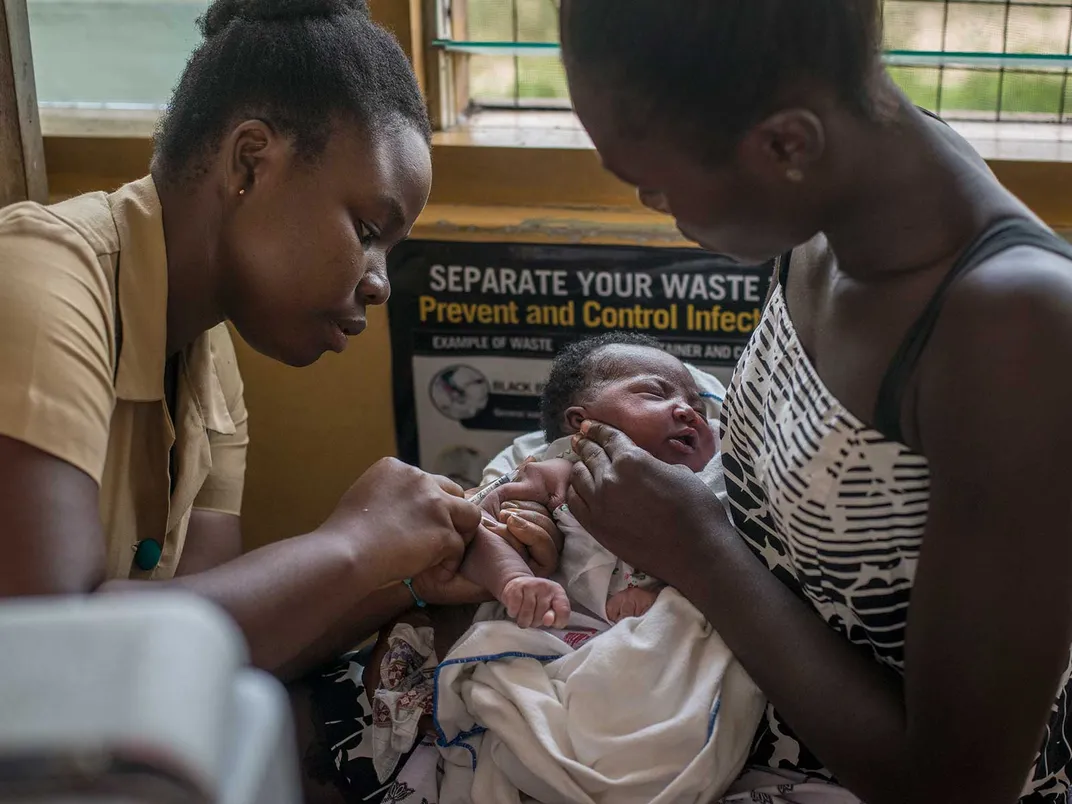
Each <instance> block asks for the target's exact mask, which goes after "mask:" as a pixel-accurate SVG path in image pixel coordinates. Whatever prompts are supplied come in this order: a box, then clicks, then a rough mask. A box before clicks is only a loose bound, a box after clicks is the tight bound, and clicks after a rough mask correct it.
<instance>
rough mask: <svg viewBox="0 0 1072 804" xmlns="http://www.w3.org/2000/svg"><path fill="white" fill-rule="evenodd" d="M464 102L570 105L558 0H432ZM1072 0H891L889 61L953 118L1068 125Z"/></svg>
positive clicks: (907, 83) (459, 103)
mask: <svg viewBox="0 0 1072 804" xmlns="http://www.w3.org/2000/svg"><path fill="white" fill-rule="evenodd" d="M432 1H433V2H436V3H438V26H439V30H438V31H437V32H436V34H437V38H436V42H435V44H434V47H435V48H436V49H437V50H438V51H439V53H441V54H445V58H446V59H448V60H449V61H450V62H451V63H453V64H454V65H455V66H456V68H457V70H456V72H457V75H460V76H465V79H464V80H461V81H455V82H454V84H453V88H454V91H455V92H458V93H461V95H462V97H457V98H455V99H454V104H453V105H454V107H455V108H457V109H460V110H462V109H464V110H468V111H479V110H484V109H504V108H508V109H522V110H523V109H568V108H569V97H568V92H567V89H566V82H565V76H564V74H563V70H562V64H561V62H560V60H559V58H558V55H559V53H558V21H557V16H558V11H557V2H556V0H432ZM1070 46H1072V0H885V48H886V57H885V58H886V62H887V64H888V66H889V69H890V73H891V75H892V76H893V78H894V80H896V81H897V82H898V84H900V86H901V87H902V88H903V89H904V90H905V91H906V92H907V93H908V95H909V97H911V98H912V100H913V101H914V102H916V103H917V104H919V105H921V106H924V107H926V108H928V109H931V110H932V111H936V112H938V113H939V114H941V115H943V116H944V117H946V118H947V119H950V120H975V121H1013V120H1015V121H1025V122H1027V121H1030V122H1049V123H1056V122H1062V123H1063V122H1069V121H1070V120H1072V86H1070V82H1069V80H1068V79H1069V68H1070V66H1072V58H1070V52H1072V51H1070Z"/></svg>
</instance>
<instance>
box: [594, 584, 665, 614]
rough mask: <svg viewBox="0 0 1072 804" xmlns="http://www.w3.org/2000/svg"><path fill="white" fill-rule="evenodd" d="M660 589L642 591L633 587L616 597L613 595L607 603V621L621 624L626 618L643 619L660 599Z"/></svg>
mask: <svg viewBox="0 0 1072 804" xmlns="http://www.w3.org/2000/svg"><path fill="white" fill-rule="evenodd" d="M660 591H662V587H660V588H658V589H642V588H640V587H639V586H631V587H630V588H628V589H623V590H622V591H620V592H618V593H617V594H616V595H611V598H610V600H608V601H607V619H608V620H610V621H611V622H612V623H617V622H621V621H622V620H624V619H625V618H626V617H641V616H643V615H644V614H647V613H648V610H649V609H650V608H651V607H652V606H654V605H655V601H656V600H657V599H658V597H659V592H660Z"/></svg>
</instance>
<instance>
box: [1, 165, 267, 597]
mask: <svg viewBox="0 0 1072 804" xmlns="http://www.w3.org/2000/svg"><path fill="white" fill-rule="evenodd" d="M167 292H168V274H167V256H166V252H165V248H164V229H163V220H162V215H161V210H160V200H159V197H158V196H157V193H156V187H155V185H154V183H153V180H152V178H149V177H147V178H144V179H142V180H140V181H137V182H134V183H132V184H128V185H126V186H125V187H122V188H120V189H119V190H118V191H117V192H115V193H113V194H111V195H105V194H104V193H92V194H89V195H83V196H79V197H77V198H74V199H71V200H69V201H65V202H62V203H60V204H56V205H53V206H47V207H46V206H41V205H38V204H29V203H27V204H16V205H14V206H11V207H7V208H5V209H3V210H0V435H4V436H7V437H9V438H14V439H17V440H19V441H22V442H24V443H27V444H30V445H31V446H33V447H36V448H37V449H39V450H42V451H44V452H47V453H49V454H51V455H54V456H56V457H57V458H60V459H62V460H64V461H66V462H68V463H70V464H73V465H74V466H76V467H78V468H79V469H81V470H82V471H84V472H86V473H87V474H88V475H90V476H91V477H92V478H93V479H94V480H95V481H97V483H98V485H99V486H100V514H101V519H102V522H103V525H104V532H105V535H106V538H107V540H108V565H107V571H108V577H109V578H110V579H115V578H142V579H145V578H170V577H171V576H173V575H174V574H175V570H176V568H177V567H178V564H179V559H180V557H181V555H182V548H183V543H184V541H185V539H186V530H187V527H188V525H189V522H190V513H191V511H192V510H193V509H194V508H202V509H208V510H212V511H220V512H224V513H228V514H238V513H239V511H240V509H241V504H242V486H243V480H244V476H245V466H246V446H247V443H248V434H247V417H246V407H245V403H244V401H243V398H242V380H241V376H240V375H239V372H238V365H237V362H236V360H235V353H234V347H233V345H232V343H231V339H230V335H229V333H228V331H227V328H226V326H225V325H220V326H219V327H216V328H215V329H212V330H210V331H209V332H207V333H205V334H204V335H202V336H201V337H200V338H198V339H197V340H196V341H195V342H194V343H193V344H192V345H191V346H190V347H189V348H187V349H186V351H185V352H184V353H183V354H182V355H181V358H180V364H179V368H178V381H177V386H176V396H175V399H176V403H175V420H174V421H172V418H171V415H170V414H169V412H168V408H167V403H166V401H165V398H164V367H165V362H166V357H167V355H166V351H167V349H166V342H167V332H166V329H167ZM117 347H118V349H117ZM172 446H174V449H175V453H174V466H175V478H174V483H172V478H171V469H170V466H169V453H170V450H171V448H172ZM173 486H174V491H172V487H173ZM142 539H153V540H156V541H157V542H159V543H161V544H162V546H163V555H162V558H161V560H160V563H159V565H158V566H157V567H156V569H155V570H153V571H151V572H142V571H141V570H139V569H137V568H136V567H134V566H133V564H132V561H133V558H134V551H135V548H136V545H137V543H138V542H139V540H142Z"/></svg>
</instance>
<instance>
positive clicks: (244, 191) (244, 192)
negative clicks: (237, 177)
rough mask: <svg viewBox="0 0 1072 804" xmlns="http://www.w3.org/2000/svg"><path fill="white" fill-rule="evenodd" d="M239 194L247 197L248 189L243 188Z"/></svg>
mask: <svg viewBox="0 0 1072 804" xmlns="http://www.w3.org/2000/svg"><path fill="white" fill-rule="evenodd" d="M238 194H239V195H245V194H246V188H245V187H243V188H242V189H241V190H239V191H238Z"/></svg>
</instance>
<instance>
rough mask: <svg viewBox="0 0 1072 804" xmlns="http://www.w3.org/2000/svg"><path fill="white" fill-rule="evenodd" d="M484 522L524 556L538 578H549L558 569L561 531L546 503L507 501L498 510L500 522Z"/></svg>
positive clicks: (561, 540) (561, 542)
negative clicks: (543, 504)
mask: <svg viewBox="0 0 1072 804" xmlns="http://www.w3.org/2000/svg"><path fill="white" fill-rule="evenodd" d="M484 524H485V525H487V527H488V530H490V531H491V532H492V533H495V534H498V535H499V536H501V537H502V538H503V539H505V540H506V541H507V542H508V543H509V544H510V546H511V547H513V548H514V549H515V550H517V552H518V553H520V554H521V555H522V556H524V557H525V561H526V563H527V564H528V565H529V569H531V570H532V573H533V575H535V576H536V577H538V578H547V577H548V576H550V575H551V573H552V572H554V571H555V570H556V569H558V558H559V554H560V553H561V552H562V544H563V538H562V531H560V530H559V529H558V525H556V524H555V521H554V519H552V518H551V514H550V512H549V511H548V510H547V508H545V507H544V506H542V505H540V504H539V503H537V502H524V501H520V502H505V503H503V504H502V508H501V510H500V511H499V523H498V524H495V525H493V524H491V523H489V522H485V523H484Z"/></svg>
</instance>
